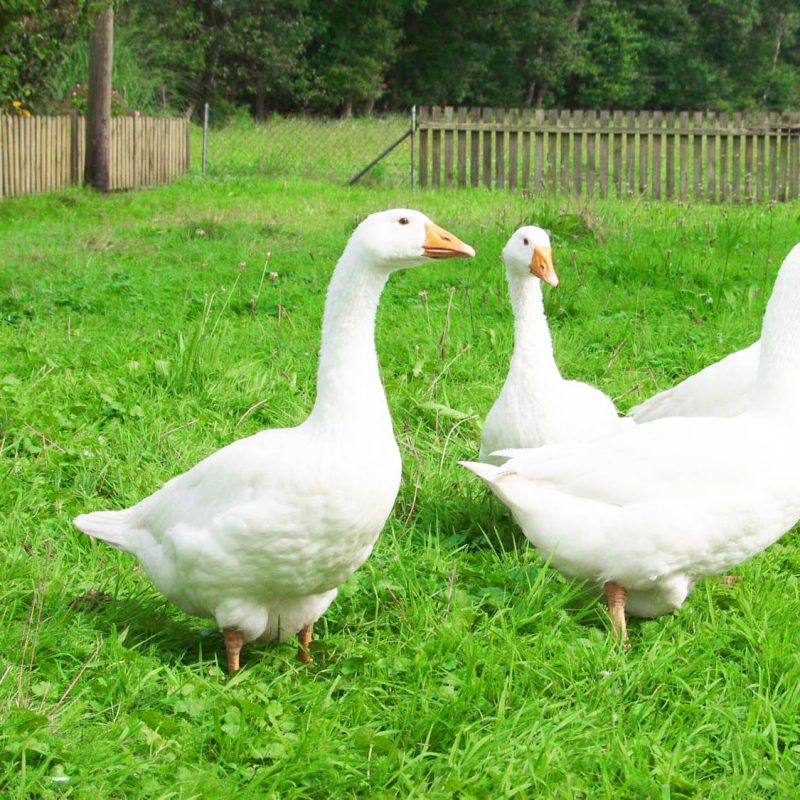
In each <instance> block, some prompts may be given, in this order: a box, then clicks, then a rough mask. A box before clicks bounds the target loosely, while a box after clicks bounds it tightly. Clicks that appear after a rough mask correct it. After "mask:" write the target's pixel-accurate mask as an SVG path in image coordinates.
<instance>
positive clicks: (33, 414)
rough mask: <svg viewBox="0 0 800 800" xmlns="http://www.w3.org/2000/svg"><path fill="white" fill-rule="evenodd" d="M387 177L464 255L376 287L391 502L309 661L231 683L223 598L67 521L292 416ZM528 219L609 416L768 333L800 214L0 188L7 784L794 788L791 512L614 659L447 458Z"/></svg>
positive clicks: (574, 365) (454, 448)
mask: <svg viewBox="0 0 800 800" xmlns="http://www.w3.org/2000/svg"><path fill="white" fill-rule="evenodd" d="M403 204H408V205H411V206H413V207H417V208H421V209H422V210H424V211H426V212H427V213H429V214H430V215H431V216H432V217H433V218H434V219H435V220H436V221H437V222H438V223H439V224H441V225H443V226H445V227H447V228H449V229H451V230H452V231H453V232H454V233H456V234H457V235H459V236H460V237H462V238H463V239H464V240H466V241H468V242H470V243H472V244H474V245H475V246H476V248H477V250H478V256H477V258H476V259H474V260H473V261H472V262H470V263H465V262H458V263H445V264H431V265H426V266H424V267H422V268H420V269H418V270H415V271H409V272H406V273H402V274H398V275H396V276H394V277H393V278H392V280H391V282H390V285H389V286H388V288H387V290H386V292H385V295H384V298H383V302H382V307H381V310H380V312H379V316H378V331H377V339H378V347H379V352H380V359H381V365H382V373H383V378H384V382H385V385H386V389H387V393H388V395H389V401H390V405H391V408H392V413H393V416H394V421H395V428H396V431H397V436H398V439H399V441H400V446H401V450H402V453H403V461H404V481H403V486H402V489H401V493H400V497H399V498H398V501H397V507H396V510H395V513H394V514H393V515H392V517H391V519H390V521H389V523H388V524H387V527H386V530H385V531H384V533H383V535H382V536H381V538H380V540H379V542H378V545H377V547H376V550H375V552H374V554H373V556H372V557H371V558H370V559H369V561H368V562H367V563H366V564H365V565H364V566H363V567H362V568H361V569H360V570H359V571H358V572H357V573H356V575H355V576H354V577H353V578H352V579H351V580H350V581H348V582H347V583H346V584H345V586H344V587H343V588H342V591H341V594H340V597H339V599H338V600H337V601H336V602H335V603H334V604H333V606H332V607H331V609H330V611H329V612H328V613H327V615H326V616H325V617H324V618H323V620H321V621H320V623H319V625H318V626H317V634H318V638H317V639H316V640H315V642H314V644H313V654H314V657H315V659H316V661H315V663H314V664H313V665H312V666H311V667H309V668H306V667H302V666H301V665H299V664H297V663H296V662H295V660H294V653H295V648H294V646H293V645H289V644H287V645H280V646H269V647H267V646H250V647H248V648H247V649H246V651H245V657H244V669H243V670H242V671H241V672H240V673H239V674H238V675H237V676H236V677H234V678H233V679H229V678H228V677H227V676H226V674H225V672H224V670H223V669H221V667H220V660H221V659H224V657H223V648H222V641H221V636H220V634H219V633H218V632H217V631H216V630H214V629H213V625H212V624H211V623H209V622H207V621H204V620H198V619H194V618H189V617H186V616H185V615H183V614H182V613H181V612H179V611H177V610H176V609H174V608H173V607H171V606H169V605H167V604H166V603H165V602H164V600H163V599H162V598H161V597H160V596H159V595H158V594H157V593H156V592H155V591H154V590H153V588H152V587H151V585H150V583H149V581H148V580H147V578H146V576H144V575H143V574H142V572H141V570H140V569H139V568H138V567H137V566H136V563H135V562H134V560H133V559H132V558H130V557H129V556H126V555H125V554H122V553H119V552H117V551H115V550H113V549H111V548H110V547H106V546H103V545H100V544H94V543H92V542H91V541H90V540H89V539H87V538H86V537H84V536H82V535H81V534H80V533H79V532H78V531H77V530H75V529H74V528H73V527H72V526H71V524H70V519H71V518H72V517H73V516H74V515H75V514H77V513H79V512H82V511H87V510H91V509H97V508H102V507H115V508H119V507H122V506H125V505H128V504H131V503H133V502H135V501H137V500H138V499H140V498H141V497H143V496H144V495H146V494H148V493H150V492H151V491H152V490H153V489H155V488H156V487H157V486H158V485H159V484H160V483H161V482H163V481H164V480H166V479H167V478H169V477H171V476H172V475H175V474H176V473H178V472H180V471H182V470H184V469H186V468H188V467H189V466H191V465H192V464H194V463H195V462H196V461H198V460H199V459H201V458H202V457H204V456H205V455H207V454H209V453H211V452H212V451H214V450H216V449H217V448H219V447H221V446H223V445H224V444H226V443H227V442H229V441H231V440H232V439H234V438H237V437H241V436H245V435H248V434H250V433H253V432H255V431H257V430H259V429H261V428H264V427H269V426H279V425H291V424H293V423H296V422H298V421H299V420H301V419H302V418H303V417H304V415H305V414H306V413H307V411H308V409H309V408H310V404H311V401H312V398H313V394H314V377H315V367H316V351H317V348H318V337H319V323H320V316H321V311H322V301H323V292H324V289H325V286H326V284H327V281H328V278H329V275H330V272H331V268H332V265H333V263H334V262H335V260H336V258H337V257H338V255H339V253H340V252H341V249H342V247H343V245H344V243H345V241H346V239H347V236H348V235H349V233H350V231H351V230H352V228H353V226H354V225H355V223H356V221H357V220H358V219H359V218H360V217H362V216H363V215H365V214H366V213H368V212H370V211H373V210H378V209H382V208H387V207H391V206H397V205H403ZM531 221H536V222H539V223H540V224H543V225H545V226H547V227H549V228H550V229H551V230H552V232H553V239H554V247H555V256H556V263H557V266H558V269H559V272H560V275H561V280H562V283H561V285H560V286H559V287H558V289H556V290H552V291H551V290H548V291H547V292H546V303H547V309H548V313H549V315H550V319H551V324H552V327H553V329H554V334H555V341H556V347H557V354H558V358H559V361H560V363H561V364H562V367H563V371H564V372H565V374H567V375H569V376H576V377H581V378H584V379H586V380H589V381H592V382H594V383H596V384H597V385H599V386H600V387H601V388H603V389H604V390H606V391H607V392H609V393H610V394H611V395H612V396H614V397H615V398H616V399H617V401H618V403H619V406H620V407H621V408H623V409H625V408H628V407H629V406H630V405H632V404H633V403H635V402H638V401H639V400H641V399H643V398H644V397H646V396H647V395H648V394H650V393H651V392H653V391H654V390H656V389H660V388H664V387H666V386H668V385H670V384H671V383H672V382H673V381H675V380H677V379H679V378H681V377H682V376H684V375H686V374H687V373H690V372H692V371H695V370H697V369H699V368H700V367H702V366H703V365H705V364H706V363H708V362H710V361H712V360H715V359H717V358H719V357H720V356H722V355H724V354H725V353H728V352H730V351H731V350H734V349H736V348H739V347H742V346H744V345H746V344H748V343H750V342H751V341H752V340H753V339H754V338H756V337H757V336H758V331H759V324H760V318H761V315H762V313H763V309H764V305H765V302H766V298H767V296H768V293H769V290H770V287H771V283H772V280H773V278H774V275H775V273H776V271H777V268H778V265H779V264H780V261H781V260H782V258H783V256H784V255H785V254H786V253H787V252H788V250H789V248H790V246H791V245H793V244H794V243H795V241H796V240H797V239H798V238H800V207H799V206H798V205H796V204H793V205H783V206H775V207H767V206H765V207H759V208H721V207H713V206H679V205H670V204H662V205H652V204H646V203H644V204H637V203H634V202H631V203H627V204H620V203H612V202H607V203H596V204H593V205H591V206H586V207H584V206H578V205H571V204H567V203H566V202H565V203H563V204H562V203H559V202H556V201H553V200H537V199H528V198H525V197H522V196H511V195H507V194H505V193H498V192H494V193H492V192H486V191H471V192H461V193H459V192H450V193H444V192H442V193H438V194H437V193H418V194H416V195H412V194H411V193H410V192H409V191H406V190H402V191H390V190H378V189H366V188H358V189H355V190H349V191H348V190H346V189H343V188H336V187H332V186H330V185H326V184H322V183H298V182H295V183H287V182H283V181H270V180H265V179H238V180H237V179H218V180H214V181H209V182H205V183H204V182H202V181H201V180H200V179H197V178H186V179H184V180H182V181H180V182H178V183H176V184H174V185H172V186H170V187H165V188H162V189H158V190H153V191H142V192H137V193H129V194H118V195H114V196H112V197H109V198H101V197H96V196H94V195H92V194H91V193H89V192H84V191H78V190H74V191H69V192H65V193H62V194H53V195H49V196H45V197H37V198H19V199H16V200H6V201H3V203H2V204H0V240H1V241H2V242H3V247H2V248H0V547H2V552H3V558H2V560H0V592H1V593H2V606H0V614H1V615H2V624H1V625H0V657H1V658H2V662H1V663H0V794H1V795H2V796H3V797H8V798H50V797H73V798H104V799H105V798H126V799H127V798H139V797H141V798H148V799H150V798H182V799H188V798H201V797H202V798H206V797H208V798H220V797H236V798H262V797H270V798H282V799H283V798H307V797H309V798H328V797H414V798H423V797H424V798H450V797H458V798H483V797H493V798H494V797H534V796H536V797H548V798H551V797H552V798H602V797H609V798H612V797H613V798H615V800H618V799H619V798H656V799H657V800H665V799H666V798H698V800H699V799H700V798H703V799H705V798H726V799H727V798H754V797H759V798H790V797H795V796H796V794H797V786H798V782H800V730H798V723H797V720H798V717H799V716H800V655H798V652H797V642H798V640H800V584H799V583H798V577H797V576H798V573H800V552H799V551H798V546H797V539H796V536H795V535H794V534H789V535H788V536H787V537H785V539H784V540H783V541H781V542H779V543H778V544H776V545H774V546H773V547H772V548H770V549H769V550H768V551H767V552H766V553H764V554H762V555H761V556H759V557H758V558H756V559H754V560H752V561H751V562H749V563H747V564H745V565H743V566H742V567H741V568H740V569H739V571H738V572H739V574H740V575H742V577H743V578H744V580H743V581H742V582H741V583H740V584H738V585H737V586H734V587H726V586H723V585H722V584H721V583H720V582H718V581H716V580H713V579H711V580H706V581H703V582H702V583H701V584H700V585H699V586H698V587H697V589H696V590H695V592H694V594H693V595H692V596H691V597H690V598H689V600H688V601H687V603H686V605H685V607H684V608H683V609H682V610H681V611H680V612H679V613H677V614H675V615H673V616H670V617H664V618H661V619H658V620H654V621H649V622H636V621H634V622H633V623H632V625H631V634H632V645H633V647H632V649H631V650H630V652H628V653H624V652H622V651H620V650H619V649H618V648H617V647H616V646H615V645H614V644H613V643H612V642H611V641H610V639H609V635H608V624H607V618H606V615H605V612H604V610H603V608H602V606H601V605H600V604H599V603H598V602H597V601H596V600H594V599H592V598H587V597H585V596H584V595H583V594H582V593H581V592H580V589H579V587H576V586H574V585H572V584H570V583H569V582H568V581H566V580H565V579H563V578H562V577H561V576H560V575H559V574H558V573H556V572H555V571H554V570H552V569H549V568H547V567H546V566H545V565H544V564H543V563H542V562H541V560H540V559H539V557H538V556H537V554H536V553H535V551H534V550H533V549H532V548H531V547H529V546H527V545H526V543H525V541H524V539H523V538H522V537H521V535H520V534H519V533H518V532H517V531H516V530H515V528H514V526H513V525H512V523H511V522H510V521H509V518H508V517H507V515H506V514H505V513H504V512H503V511H502V509H501V508H500V507H499V506H498V504H497V503H495V502H494V501H493V500H492V499H491V498H490V497H489V496H488V495H487V493H486V492H485V490H484V489H483V488H482V487H481V486H480V485H479V484H478V482H477V481H476V480H474V479H473V478H472V477H471V476H470V475H468V474H467V473H466V472H465V471H463V470H461V469H460V468H458V467H457V466H456V464H455V462H456V460H457V459H459V458H464V457H469V456H472V455H474V454H475V453H476V452H477V449H478V442H479V435H480V419H481V417H482V415H483V414H485V412H486V411H487V409H488V408H489V406H490V404H491V402H492V401H493V399H494V397H495V396H496V394H497V392H498V391H499V388H500V385H501V383H502V381H503V378H504V375H505V370H506V366H507V362H508V356H509V349H510V345H511V334H512V329H511V317H510V311H509V308H508V302H507V299H506V293H505V292H506V290H505V283H504V276H503V270H502V267H501V265H500V262H499V252H500V250H501V247H502V245H503V243H504V242H505V239H506V238H507V236H508V235H509V234H510V233H511V232H512V230H513V229H514V228H515V227H516V226H517V225H519V224H521V223H523V222H531ZM268 254H269V255H268ZM271 273H275V274H274V275H271ZM63 779H68V780H63Z"/></svg>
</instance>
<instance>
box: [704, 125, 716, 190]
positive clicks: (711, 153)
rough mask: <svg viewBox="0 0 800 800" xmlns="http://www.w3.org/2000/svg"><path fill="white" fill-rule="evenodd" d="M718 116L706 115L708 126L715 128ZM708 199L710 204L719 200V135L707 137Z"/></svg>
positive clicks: (710, 134) (713, 134)
mask: <svg viewBox="0 0 800 800" xmlns="http://www.w3.org/2000/svg"><path fill="white" fill-rule="evenodd" d="M715 123H716V114H715V113H714V112H713V111H709V112H707V113H706V125H707V126H708V127H709V128H712V129H713V128H714V127H715ZM706 199H707V200H708V201H709V202H710V203H714V202H716V200H717V135H716V134H715V133H708V134H707V135H706Z"/></svg>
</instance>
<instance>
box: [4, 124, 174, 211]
mask: <svg viewBox="0 0 800 800" xmlns="http://www.w3.org/2000/svg"><path fill="white" fill-rule="evenodd" d="M85 153H86V121H85V119H84V118H83V117H79V116H77V114H64V115H60V116H33V117H12V116H0V197H14V196H16V195H24V194H37V193H39V192H48V191H52V190H53V189H60V188H62V187H64V186H70V185H76V184H81V183H83V167H84V158H85ZM109 167H110V178H111V188H112V189H136V188H139V187H142V186H156V185H158V184H162V183H168V182H169V181H171V180H173V179H174V178H176V177H178V176H179V175H182V174H184V173H185V172H187V171H188V169H189V121H188V120H187V119H185V118H184V117H143V116H140V115H138V114H135V115H134V114H131V115H128V116H124V117H113V118H112V120H111V154H110V165H109Z"/></svg>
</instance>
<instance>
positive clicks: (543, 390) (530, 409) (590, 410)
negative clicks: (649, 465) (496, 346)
mask: <svg viewBox="0 0 800 800" xmlns="http://www.w3.org/2000/svg"><path fill="white" fill-rule="evenodd" d="M503 261H504V263H505V265H506V277H507V279H508V291H509V294H510V296H511V305H512V308H513V309H514V352H513V354H512V356H511V363H510V365H509V369H508V376H507V377H506V381H505V383H504V384H503V388H502V390H501V391H500V395H499V396H498V398H497V400H496V401H495V403H494V405H493V406H492V408H491V410H490V411H489V413H488V415H487V416H486V422H485V423H484V426H483V433H482V436H481V450H480V456H479V458H480V460H481V461H487V462H489V463H495V464H500V463H502V462H503V461H505V459H504V458H500V457H497V456H495V457H493V456H492V455H491V454H492V453H494V452H495V451H497V450H504V449H509V448H520V447H524V448H527V447H541V446H543V445H547V444H560V443H562V442H581V441H586V440H588V439H591V438H594V437H596V436H598V435H600V434H602V433H606V432H608V431H610V430H612V429H615V428H617V427H618V426H619V425H620V423H621V420H620V417H619V416H618V415H617V409H616V408H615V407H614V403H613V402H612V401H611V399H610V398H609V397H607V396H606V395H605V394H603V392H601V391H600V390H599V389H596V388H595V387H594V386H590V385H589V384H587V383H583V382H581V381H575V380H564V378H562V377H561V372H560V371H559V369H558V365H557V364H556V360H555V357H554V355H553V339H552V337H551V335H550V329H549V328H548V326H547V317H546V316H545V313H544V301H543V299H542V281H545V283H548V284H550V285H551V286H557V285H558V276H557V275H556V271H555V268H554V266H553V250H552V247H551V246H550V237H549V236H548V235H547V233H546V232H545V231H543V230H542V229H541V228H537V227H536V226H534V225H527V226H525V227H522V228H520V229H519V230H517V231H516V232H515V233H514V234H513V236H511V238H510V239H509V240H508V242H507V243H506V246H505V247H504V248H503Z"/></svg>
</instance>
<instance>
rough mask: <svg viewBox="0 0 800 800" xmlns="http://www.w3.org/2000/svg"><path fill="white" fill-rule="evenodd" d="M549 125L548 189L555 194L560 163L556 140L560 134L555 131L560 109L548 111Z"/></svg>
mask: <svg viewBox="0 0 800 800" xmlns="http://www.w3.org/2000/svg"><path fill="white" fill-rule="evenodd" d="M547 125H548V127H549V128H550V133H548V134H547V191H548V192H549V193H550V194H555V192H556V189H557V187H558V173H557V172H556V166H557V164H558V161H557V158H558V153H557V152H556V141H557V139H558V134H557V133H556V132H555V128H556V126H557V125H558V111H548V112H547Z"/></svg>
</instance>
